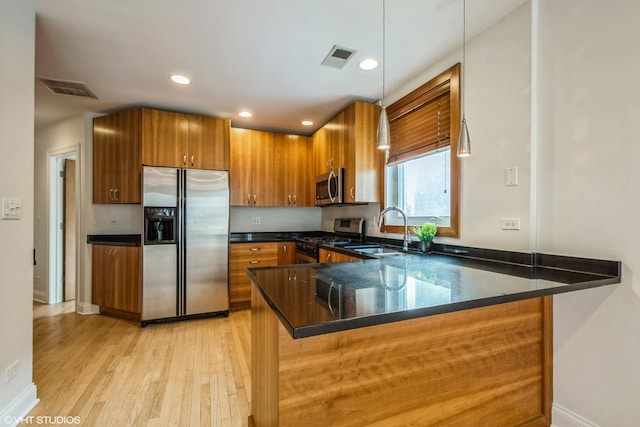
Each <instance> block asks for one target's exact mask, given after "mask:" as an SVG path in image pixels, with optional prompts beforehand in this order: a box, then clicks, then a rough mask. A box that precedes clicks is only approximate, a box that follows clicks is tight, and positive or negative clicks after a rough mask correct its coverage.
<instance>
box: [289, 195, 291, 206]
mask: <svg viewBox="0 0 640 427" xmlns="http://www.w3.org/2000/svg"><path fill="white" fill-rule="evenodd" d="M289 206H291V194H289Z"/></svg>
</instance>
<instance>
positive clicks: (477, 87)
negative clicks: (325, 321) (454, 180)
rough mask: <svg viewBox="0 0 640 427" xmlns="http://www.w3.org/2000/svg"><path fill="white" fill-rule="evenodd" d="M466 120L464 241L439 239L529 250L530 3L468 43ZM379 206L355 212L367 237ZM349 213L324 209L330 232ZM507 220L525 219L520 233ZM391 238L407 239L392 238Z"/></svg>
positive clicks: (443, 65)
mask: <svg viewBox="0 0 640 427" xmlns="http://www.w3.org/2000/svg"><path fill="white" fill-rule="evenodd" d="M461 59H462V51H461V49H460V50H459V51H456V52H453V53H452V54H450V55H449V56H447V57H445V58H443V59H441V60H440V61H438V62H437V63H436V64H434V65H433V66H432V67H430V68H429V69H427V70H425V71H424V72H423V73H421V74H420V75H418V76H416V77H415V78H414V79H413V80H412V81H410V82H408V83H407V84H406V85H404V86H403V87H402V88H401V89H399V90H398V91H396V92H394V93H393V94H392V95H391V96H390V97H389V100H388V101H387V102H388V103H389V104H391V103H393V102H394V101H395V100H397V99H399V98H401V97H402V96H404V95H406V94H407V93H409V92H411V91H412V90H414V89H415V88H417V87H418V86H420V85H422V84H424V83H425V82H427V81H429V80H430V79H432V78H433V77H435V76H436V75H438V74H440V73H441V72H443V71H444V70H446V69H448V68H449V67H451V66H452V65H454V64H456V63H457V62H460V61H461ZM466 62H467V69H466V90H467V93H466V103H467V104H466V117H467V123H468V126H469V133H470V137H471V143H472V155H471V157H468V158H466V159H462V160H461V174H462V177H461V178H462V179H461V193H460V194H461V196H460V206H461V207H460V210H461V215H460V238H459V239H450V238H446V239H445V238H436V242H440V243H450V244H454V245H465V246H476V247H484V248H494V249H502V250H511V251H523V252H529V251H530V250H531V249H532V248H531V246H530V197H531V196H530V195H531V192H530V169H531V168H530V140H531V123H530V117H531V3H530V2H529V1H527V2H525V3H524V4H523V5H522V6H520V7H519V8H517V9H516V10H514V11H513V12H512V13H510V14H509V15H507V16H506V17H504V18H502V19H501V20H500V21H498V22H497V23H496V24H494V25H493V26H491V27H490V28H488V29H486V30H485V31H483V32H481V33H480V34H478V35H477V36H475V37H474V38H473V39H471V40H469V41H468V43H467V47H466ZM511 166H517V167H518V169H519V185H518V186H515V187H506V186H505V185H504V174H505V168H507V167H511ZM376 208H377V209H378V212H379V205H378V204H375V205H372V206H368V207H353V208H349V209H350V211H349V212H350V214H352V215H354V216H359V217H364V218H367V219H368V222H369V225H370V227H369V229H368V234H370V235H376V236H382V234H381V233H380V232H379V230H377V229H376V228H374V227H371V225H372V223H373V221H372V220H371V219H372V217H373V216H376V215H377V212H375V210H374V209H376ZM344 209H345V208H325V209H324V212H323V217H322V223H323V229H325V230H331V227H332V224H333V218H334V217H336V216H344V212H345V210H344ZM503 217H509V218H513V217H516V218H520V219H521V230H519V231H504V230H501V229H500V219H501V218H503ZM387 237H391V238H401V237H400V235H395V234H389V235H388V236H387Z"/></svg>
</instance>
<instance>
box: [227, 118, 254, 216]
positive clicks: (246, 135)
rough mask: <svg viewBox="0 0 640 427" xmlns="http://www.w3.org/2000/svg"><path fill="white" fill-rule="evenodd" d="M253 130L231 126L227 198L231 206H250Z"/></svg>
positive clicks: (251, 199) (251, 200)
mask: <svg viewBox="0 0 640 427" xmlns="http://www.w3.org/2000/svg"><path fill="white" fill-rule="evenodd" d="M252 136H253V132H252V131H250V130H248V129H239V128H231V141H230V142H231V144H230V145H231V147H230V162H229V190H230V193H229V199H230V204H231V205H232V206H252V205H253V197H252V196H253V193H252V191H251V174H252V171H251V157H252V155H253V153H252V145H251V142H252Z"/></svg>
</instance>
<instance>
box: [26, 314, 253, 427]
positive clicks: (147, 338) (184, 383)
mask: <svg viewBox="0 0 640 427" xmlns="http://www.w3.org/2000/svg"><path fill="white" fill-rule="evenodd" d="M33 309H34V334H33V341H34V342H33V358H34V368H33V377H34V382H35V383H36V386H37V388H38V397H39V399H40V403H39V404H38V405H37V406H36V407H35V408H34V409H33V411H31V413H30V414H29V415H32V416H52V417H53V416H78V417H80V421H81V422H80V425H81V426H100V427H103V426H118V427H120V426H224V427H227V426H246V425H247V419H248V416H249V414H250V409H249V408H250V403H249V399H250V396H251V382H250V376H249V375H250V360H251V357H250V346H251V344H250V343H251V340H250V328H251V312H250V311H249V310H243V311H239V312H233V313H231V314H230V316H229V317H228V318H210V319H200V320H190V321H185V322H178V323H168V324H161V325H152V326H148V327H147V328H140V327H139V326H138V325H137V324H135V323H132V322H127V321H123V320H118V319H113V318H109V317H105V316H97V315H92V316H81V315H79V314H76V313H74V311H73V309H74V307H73V302H71V303H62V304H55V305H44V304H38V303H36V304H34V307H33Z"/></svg>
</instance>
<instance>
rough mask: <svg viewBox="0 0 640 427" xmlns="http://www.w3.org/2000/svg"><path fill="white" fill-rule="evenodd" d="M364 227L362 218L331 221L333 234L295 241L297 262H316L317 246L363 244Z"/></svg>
mask: <svg viewBox="0 0 640 427" xmlns="http://www.w3.org/2000/svg"><path fill="white" fill-rule="evenodd" d="M365 227H366V224H365V220H364V219H363V218H336V219H335V220H334V221H333V234H327V235H323V236H311V237H301V238H299V239H298V240H297V241H296V258H297V262H298V263H299V264H302V263H305V262H308V263H315V262H318V245H334V246H340V245H348V244H349V243H362V242H364V240H365V230H366V228H365Z"/></svg>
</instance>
